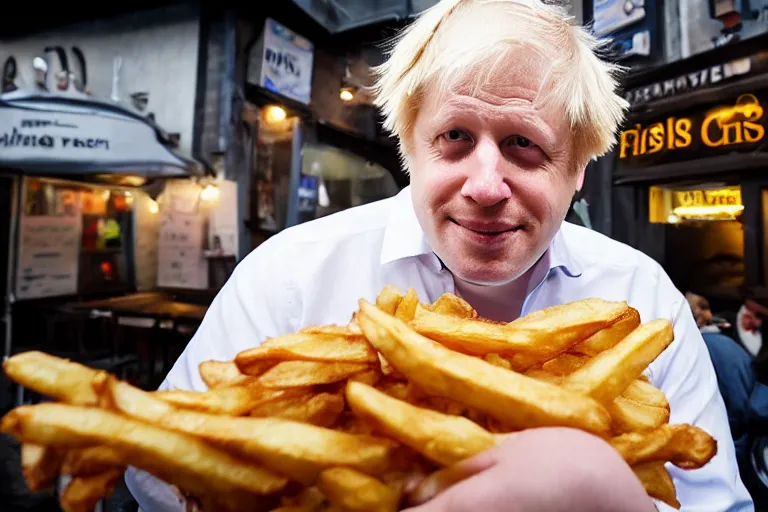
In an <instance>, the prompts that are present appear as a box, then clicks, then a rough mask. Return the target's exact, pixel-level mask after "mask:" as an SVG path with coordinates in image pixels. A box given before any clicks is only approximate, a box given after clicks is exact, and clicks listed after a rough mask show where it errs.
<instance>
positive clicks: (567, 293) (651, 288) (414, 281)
mask: <svg viewBox="0 0 768 512" xmlns="http://www.w3.org/2000/svg"><path fill="white" fill-rule="evenodd" d="M386 284H393V285H395V286H397V287H399V288H401V289H402V290H406V289H408V288H414V289H415V290H416V291H417V292H418V295H419V298H420V299H421V300H422V301H426V302H431V301H434V300H436V299H437V298H438V297H439V296H440V295H441V294H443V293H445V292H454V291H455V288H454V281H453V277H452V275H451V273H450V272H449V271H447V270H445V269H444V268H443V266H442V264H441V263H440V261H439V260H438V258H437V257H436V256H435V254H434V253H433V252H432V250H431V249H430V247H429V245H428V244H427V241H426V239H425V237H424V233H423V232H422V230H421V227H420V225H419V223H418V220H417V219H416V216H415V213H414V211H413V205H412V202H411V194H410V187H408V188H406V189H405V190H403V191H402V192H400V193H399V194H398V195H397V196H395V197H393V198H390V199H386V200H383V201H379V202H376V203H372V204H369V205H365V206H361V207H357V208H353V209H350V210H346V211H343V212H340V213H338V214H335V215H332V216H329V217H325V218H322V219H318V220H315V221H312V222H309V223H306V224H302V225H300V226H297V227H294V228H291V229H288V230H285V231H283V232H281V233H279V234H278V235H276V236H274V237H272V238H271V239H269V240H268V241H267V242H265V243H264V244H262V245H261V246H260V247H258V248H257V249H256V250H254V251H253V252H252V253H251V254H250V255H249V256H248V257H247V258H245V259H244V260H243V261H242V262H241V263H240V264H239V265H238V266H237V268H236V269H235V272H234V274H233V276H232V278H231V279H230V280H229V281H228V282H227V284H226V285H225V286H224V288H223V289H222V290H221V292H220V293H219V295H218V296H217V297H216V299H215V300H214V301H213V303H212V304H211V307H210V309H209V310H208V313H207V315H206V316H205V320H204V321H203V323H202V325H201V326H200V328H199V330H198V331H197V333H196V334H195V336H194V338H193V339H192V341H191V342H190V343H189V345H188V346H187V348H186V350H185V351H184V353H183V354H182V355H181V357H180V358H179V360H178V361H177V362H176V364H175V366H174V367H173V369H172V370H171V371H170V373H169V374H168V376H167V378H166V380H165V382H164V383H163V386H162V388H180V389H193V390H205V389H206V386H205V384H204V383H203V381H202V380H201V378H200V374H199V371H198V365H199V364H200V363H201V362H203V361H208V360H219V361H231V360H232V359H233V358H234V357H235V355H236V354H237V353H238V352H240V351H241V350H244V349H247V348H250V347H253V346H255V345H258V344H259V343H260V342H261V341H263V340H264V339H266V338H269V337H273V336H278V335H281V334H285V333H290V332H295V331H296V330H298V329H300V328H302V327H306V326H308V325H313V324H333V323H336V324H346V323H347V322H348V321H349V320H350V318H351V315H352V313H353V312H354V311H355V310H356V309H357V307H358V305H357V302H358V299H360V298H365V299H367V300H368V301H374V300H375V298H376V296H377V294H378V293H379V292H380V291H381V289H382V287H383V286H384V285H386ZM590 297H597V298H601V299H605V300H612V301H623V300H626V301H627V302H628V303H629V304H630V305H631V306H632V307H634V308H636V309H637V310H638V311H639V312H640V317H641V319H642V321H643V322H647V321H649V320H652V319H656V318H667V319H669V320H670V321H672V322H673V324H674V330H675V341H674V342H673V343H672V345H670V347H669V348H668V349H667V350H666V351H665V352H664V353H663V354H662V355H661V356H660V357H659V358H658V359H656V361H655V362H654V363H653V364H651V366H650V368H649V370H648V376H649V377H650V379H651V381H652V382H653V384H654V385H656V386H657V387H659V388H660V389H661V390H662V391H664V393H665V394H666V396H667V398H668V399H669V403H670V406H671V417H670V422H671V423H690V424H693V425H696V426H699V427H701V428H702V429H704V430H705V431H707V432H709V433H710V434H711V435H712V436H714V437H715V438H716V439H717V440H718V452H717V455H716V456H715V458H714V459H712V461H711V462H710V463H709V464H707V465H706V466H705V467H704V468H702V469H699V470H696V471H683V470H680V469H678V468H676V467H674V466H671V467H670V472H671V474H672V476H673V479H674V482H675V486H676V488H677V493H678V499H679V501H680V502H681V504H682V510H684V511H711V512H723V511H737V510H738V511H749V510H754V507H753V505H752V501H751V499H750V497H749V494H748V493H747V491H746V489H745V487H744V485H743V484H742V482H741V479H740V478H739V472H738V467H737V465H736V459H735V456H734V448H733V442H732V441H731V433H730V429H729V426H728V419H727V416H726V411H725V406H724V405H723V400H722V397H721V396H720V393H719V391H718V387H717V380H716V376H715V372H714V370H713V367H712V362H711V360H710V358H709V353H708V352H707V348H706V345H705V344H704V342H703V340H702V338H701V334H700V333H699V330H698V328H697V327H696V323H695V322H694V320H693V316H692V314H691V310H690V308H689V307H688V303H687V302H686V301H685V298H684V297H683V295H682V294H681V293H680V292H679V291H678V290H677V289H675V287H674V286H673V284H672V282H671V281H670V279H669V277H668V276H667V275H666V273H665V272H664V271H663V270H662V268H661V267H660V266H659V265H658V264H657V263H656V262H655V261H653V260H652V259H651V258H649V257H648V256H646V255H644V254H643V253H641V252H639V251H636V250H634V249H632V248H630V247H628V246H626V245H623V244H621V243H619V242H616V241H614V240H611V239H610V238H608V237H605V236H603V235H601V234H599V233H597V232H594V231H591V230H589V229H586V228H582V227H578V226H574V225H572V224H567V223H564V224H563V226H562V228H561V229H560V231H559V232H558V234H557V236H556V237H555V239H554V240H553V242H552V244H551V245H550V247H549V249H548V251H547V252H546V253H545V256H544V257H543V258H542V260H541V261H540V262H539V263H538V264H537V267H536V269H535V271H534V277H533V279H532V285H531V287H530V289H529V292H528V295H527V297H526V298H525V302H524V303H523V308H522V314H527V313H530V312H531V311H536V310H539V309H542V308H545V307H548V306H553V305H557V304H562V303H566V302H570V301H574V300H578V299H585V298H590ZM127 480H128V484H129V487H130V488H131V490H132V491H133V492H134V495H135V496H136V497H137V500H138V501H139V504H140V505H141V506H142V509H143V510H144V511H145V512H154V511H156V510H170V509H178V510H181V509H180V508H177V507H178V500H177V499H176V498H175V496H173V495H169V494H167V491H164V490H163V489H162V487H160V486H157V484H156V482H155V481H153V479H152V478H149V477H148V475H146V474H141V473H139V472H135V471H131V472H129V474H128V476H127ZM142 480H143V482H142ZM172 504H173V505H172ZM658 507H659V508H660V509H661V510H672V509H671V508H669V507H667V506H666V505H664V504H658Z"/></svg>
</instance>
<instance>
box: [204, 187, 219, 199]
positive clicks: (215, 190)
mask: <svg viewBox="0 0 768 512" xmlns="http://www.w3.org/2000/svg"><path fill="white" fill-rule="evenodd" d="M220 195H221V191H220V190H219V187H217V186H216V185H206V186H205V188H204V189H203V190H202V192H200V199H202V200H203V201H215V200H216V199H218V198H219V196H220Z"/></svg>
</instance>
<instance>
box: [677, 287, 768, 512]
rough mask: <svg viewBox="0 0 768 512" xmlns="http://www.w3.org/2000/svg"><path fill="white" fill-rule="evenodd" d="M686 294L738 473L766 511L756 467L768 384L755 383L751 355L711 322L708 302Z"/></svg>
mask: <svg viewBox="0 0 768 512" xmlns="http://www.w3.org/2000/svg"><path fill="white" fill-rule="evenodd" d="M685 297H686V299H687V300H688V303H689V305H690V306H691V311H692V312H693V315H694V318H695V319H696V324H697V325H698V326H699V328H700V329H701V331H702V337H703V338H704V343H705V344H706V345H707V350H708V351H709V355H710V357H711V358H712V364H713V366H714V367H715V374H716V375H717V384H718V389H719V390H720V394H721V395H722V397H723V401H724V402H725V409H726V411H727V412H728V423H729V424H730V427H731V435H732V437H733V443H734V447H735V450H736V460H737V461H738V464H739V473H740V474H741V477H742V480H743V482H744V484H745V485H746V487H747V490H748V491H749V492H750V494H751V495H752V498H753V500H754V501H755V506H756V508H757V510H766V508H767V507H768V488H766V484H765V483H764V482H762V481H761V479H760V478H759V476H758V474H757V473H758V472H759V470H758V469H757V467H756V466H758V467H759V465H760V464H763V463H764V460H765V455H763V454H762V453H760V452H761V450H760V449H759V446H761V445H762V441H763V439H764V438H765V435H766V434H768V386H766V385H764V384H762V383H760V382H758V380H757V378H756V376H755V371H754V366H753V357H752V356H751V355H750V354H749V353H748V352H747V351H746V349H745V348H744V347H743V346H741V345H740V344H739V343H738V342H737V341H735V340H734V339H733V338H731V337H729V336H727V335H726V334H723V333H722V332H720V329H719V328H718V326H717V325H715V324H714V323H712V319H713V316H712V311H711V309H710V306H709V301H708V300H707V299H706V298H704V297H702V296H701V295H696V294H694V293H691V292H688V293H686V294H685ZM760 458H762V459H763V460H759V459H760Z"/></svg>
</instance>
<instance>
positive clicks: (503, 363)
mask: <svg viewBox="0 0 768 512" xmlns="http://www.w3.org/2000/svg"><path fill="white" fill-rule="evenodd" d="M485 360H486V361H487V362H489V363H491V364H492V365H494V366H498V367H499V368H504V369H505V370H511V369H512V364H511V363H510V362H509V361H507V360H506V359H504V358H503V357H501V356H500V355H499V354H487V355H486V356H485Z"/></svg>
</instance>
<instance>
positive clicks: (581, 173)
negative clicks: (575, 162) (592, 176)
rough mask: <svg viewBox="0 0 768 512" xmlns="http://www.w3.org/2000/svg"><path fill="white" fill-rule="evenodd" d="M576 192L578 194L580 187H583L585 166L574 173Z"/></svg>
mask: <svg viewBox="0 0 768 512" xmlns="http://www.w3.org/2000/svg"><path fill="white" fill-rule="evenodd" d="M576 173H577V174H576V192H579V191H580V190H581V187H583V186H584V176H585V175H586V174H587V166H586V165H584V166H581V167H580V168H579V169H578V170H577V171H576Z"/></svg>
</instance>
